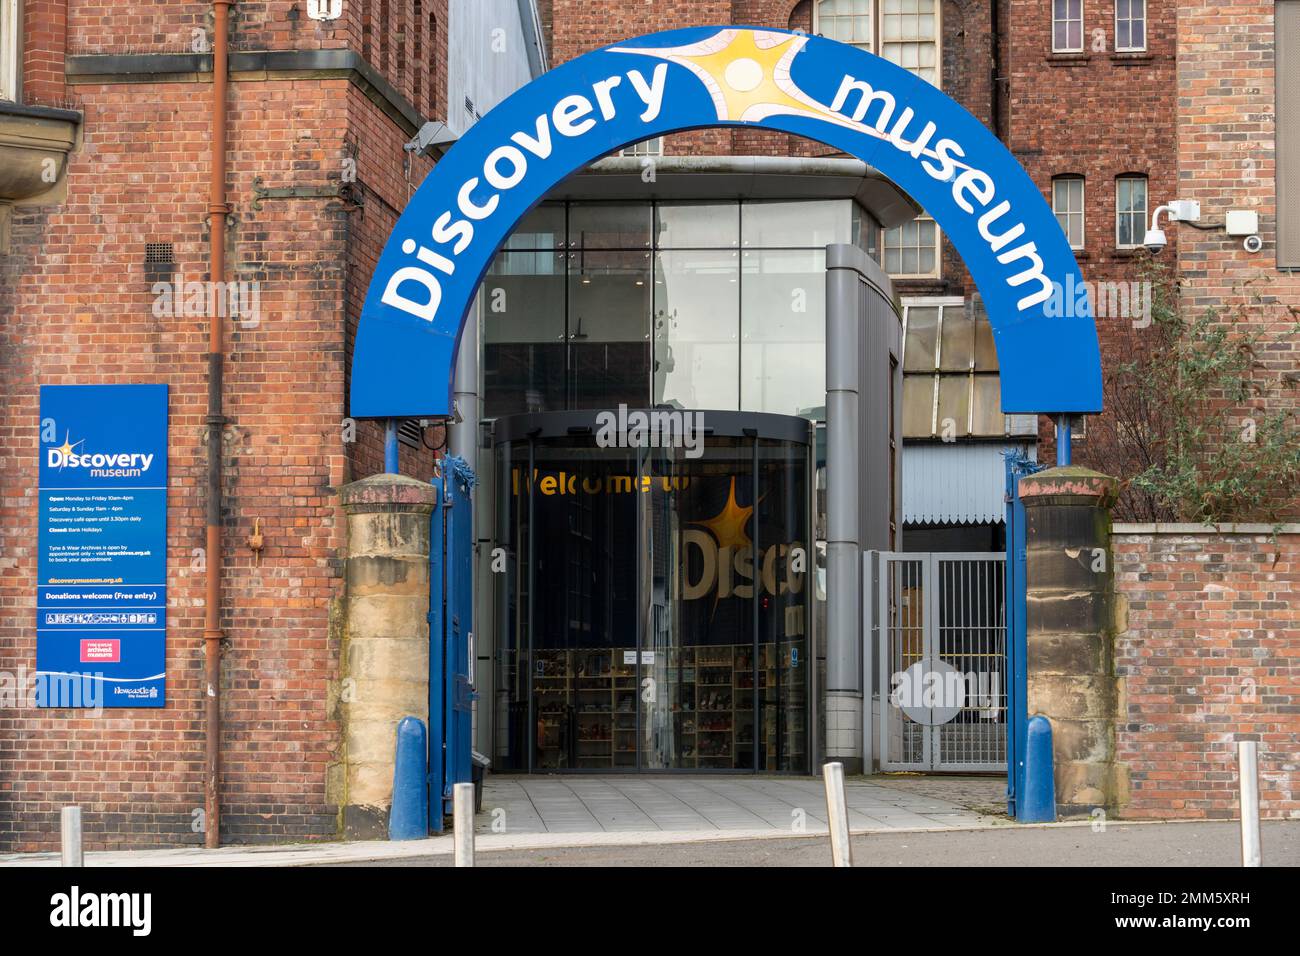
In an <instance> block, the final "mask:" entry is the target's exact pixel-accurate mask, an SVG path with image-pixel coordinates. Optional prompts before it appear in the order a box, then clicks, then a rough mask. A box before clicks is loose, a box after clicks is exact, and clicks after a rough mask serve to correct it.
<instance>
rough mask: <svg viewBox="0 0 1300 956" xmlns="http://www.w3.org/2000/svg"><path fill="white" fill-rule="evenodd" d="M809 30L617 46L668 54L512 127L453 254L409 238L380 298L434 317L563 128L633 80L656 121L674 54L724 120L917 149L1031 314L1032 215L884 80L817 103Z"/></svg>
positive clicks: (584, 121) (452, 230)
mask: <svg viewBox="0 0 1300 956" xmlns="http://www.w3.org/2000/svg"><path fill="white" fill-rule="evenodd" d="M808 39H809V38H808V37H807V36H805V35H800V34H787V33H768V32H764V31H753V30H736V29H724V30H720V31H719V32H717V33H716V34H714V35H712V36H710V37H708V38H707V39H703V40H700V41H697V42H694V43H688V44H684V45H681V46H675V47H658V48H656V47H637V46H614V47H610V48H609V50H608V52H610V53H619V54H629V55H633V56H637V57H650V58H653V59H656V60H659V61H660V62H659V63H658V64H656V65H654V66H653V67H652V69H650V70H649V71H648V72H649V74H650V75H649V77H648V78H647V77H646V75H645V74H644V73H643V72H642V71H641V70H637V69H630V70H627V71H625V72H624V73H623V74H621V75H620V74H618V73H614V74H612V75H610V76H607V77H604V78H603V79H599V80H597V81H596V82H595V83H593V84H592V86H591V96H590V97H588V96H587V95H585V94H580V93H574V94H571V95H569V96H565V97H564V98H562V99H561V100H559V101H558V102H557V103H555V104H554V105H553V107H552V108H551V109H549V110H547V111H544V112H542V113H540V115H538V116H536V117H535V118H534V119H533V120H532V122H531V123H530V124H529V123H525V124H521V125H523V126H524V127H525V128H524V129H520V130H518V131H516V132H514V133H513V134H511V135H510V142H508V143H504V144H502V145H499V146H497V147H496V148H495V149H493V150H492V151H491V152H489V153H488V154H487V156H486V158H485V159H484V161H483V164H482V168H481V170H477V171H478V172H480V176H472V177H470V178H468V179H465V180H464V181H463V182H462V183H461V185H460V188H459V189H457V190H456V191H455V196H456V203H455V209H454V210H447V211H444V212H443V213H442V214H441V215H439V216H438V217H437V218H436V219H435V220H434V222H433V225H432V228H431V230H430V234H431V238H432V240H433V242H432V243H430V245H441V246H443V247H444V249H445V251H444V252H438V251H435V250H434V249H431V248H428V247H427V246H424V245H421V244H420V243H418V242H417V241H416V240H415V239H412V238H407V239H405V240H404V241H403V242H402V244H401V250H402V252H403V253H404V254H406V255H407V256H412V257H414V259H416V260H417V261H418V263H419V264H416V263H415V262H410V263H408V264H406V265H404V266H402V267H401V268H399V269H397V270H395V271H394V272H393V273H392V275H391V276H390V277H389V279H388V282H387V285H386V287H385V288H384V292H383V295H382V298H381V301H382V302H383V303H384V304H385V305H389V306H392V307H394V308H397V309H400V310H402V311H403V312H406V313H407V314H409V315H412V316H415V317H418V318H421V319H424V320H426V321H428V322H433V321H434V320H435V317H436V316H437V313H438V309H439V305H440V304H441V301H442V286H441V281H442V280H441V279H440V277H439V275H438V273H441V274H442V275H443V276H453V275H455V274H456V270H457V264H456V258H457V257H458V256H459V255H460V254H461V253H462V252H464V251H465V250H466V249H467V248H468V247H469V246H470V245H471V243H473V241H474V236H475V232H476V229H477V228H478V226H477V225H476V224H478V223H480V222H483V221H484V220H488V219H490V218H492V217H493V216H494V215H495V214H497V213H498V210H500V209H502V208H504V207H503V202H502V200H503V197H504V195H505V194H506V193H508V192H509V191H510V190H513V189H515V188H516V187H518V186H519V185H520V184H521V183H523V181H524V180H525V179H526V178H527V176H528V173H529V167H530V163H532V162H542V161H545V160H547V159H548V158H549V157H550V156H551V154H552V151H553V150H554V148H555V146H556V143H557V136H558V137H559V138H560V139H565V138H574V137H581V136H583V135H584V134H586V133H588V132H590V131H591V130H593V129H595V128H596V127H597V126H598V125H599V124H600V123H601V122H607V123H609V122H617V121H618V119H619V102H618V99H617V98H616V96H615V95H614V94H613V92H612V91H613V90H615V89H617V88H619V87H620V86H623V84H624V81H625V80H626V81H627V84H628V86H630V87H631V88H632V89H633V90H634V92H635V94H636V95H635V97H633V98H632V99H631V100H629V101H627V102H630V103H631V105H632V107H633V108H634V109H636V110H639V111H640V112H639V114H638V118H639V119H640V120H641V122H642V123H647V124H648V123H651V122H652V121H654V120H655V119H656V118H657V117H658V116H659V114H660V112H661V110H662V109H663V107H664V95H665V88H666V84H667V79H668V76H667V73H668V66H667V64H668V63H673V64H677V65H679V66H682V67H685V68H686V69H688V70H689V71H690V72H691V73H693V74H694V75H695V77H696V78H697V79H698V80H699V81H700V83H701V84H703V86H704V88H705V89H706V90H707V92H708V95H709V96H710V98H711V99H712V101H713V107H714V109H715V111H716V114H717V115H716V119H717V120H718V121H719V122H721V123H726V122H730V123H759V122H762V121H764V120H768V119H771V118H773V117H791V118H803V119H813V120H817V121H819V122H823V123H831V124H833V125H836V126H840V127H844V128H847V129H851V130H853V131H855V132H858V133H863V134H866V135H868V136H870V137H872V138H873V139H876V140H880V141H883V142H886V143H889V144H890V145H892V146H893V147H895V148H896V149H898V150H899V151H900V152H903V153H906V154H908V155H910V156H911V158H912V159H913V160H916V161H918V162H919V163H920V164H921V167H922V168H923V169H924V170H925V172H926V173H927V174H928V175H929V176H930V177H932V178H933V179H935V180H937V181H939V182H941V183H946V184H950V186H951V190H952V198H953V202H954V203H955V204H956V206H957V207H958V208H960V209H961V210H962V211H963V212H964V213H966V214H967V215H972V216H976V215H977V216H978V220H977V229H978V232H979V236H980V238H981V239H982V240H983V241H984V242H985V243H987V245H988V248H989V251H990V252H991V253H992V254H993V255H994V256H995V257H996V260H997V262H998V263H999V264H1001V265H1003V266H1006V267H1009V268H1008V269H1007V272H1008V273H1009V274H1008V275H1007V276H1006V277H1005V281H1006V282H1007V284H1008V285H1010V286H1012V287H1013V288H1019V287H1020V286H1022V285H1026V284H1029V287H1030V288H1029V290H1028V294H1027V295H1025V296H1024V297H1022V298H1021V299H1020V300H1019V301H1018V303H1017V306H1018V308H1019V309H1020V310H1022V311H1023V310H1025V309H1028V308H1032V307H1033V306H1036V305H1039V304H1041V303H1042V302H1043V301H1045V300H1046V299H1047V298H1049V297H1050V296H1051V294H1052V283H1051V281H1050V280H1049V279H1048V278H1047V277H1046V276H1045V275H1044V266H1043V260H1042V258H1041V257H1040V255H1039V252H1038V249H1037V246H1036V245H1035V243H1034V242H1032V241H1029V242H1022V243H1021V244H1019V245H1016V246H1014V247H1012V248H1007V247H1008V246H1011V245H1012V244H1013V243H1014V242H1015V241H1016V240H1018V239H1020V238H1021V237H1022V236H1023V235H1024V234H1025V224H1024V223H1023V222H1015V223H1012V224H1010V225H1007V224H1006V223H1004V224H1003V225H1002V226H997V224H998V223H999V221H1000V220H1003V219H1004V218H1005V217H1006V216H1007V214H1008V213H1009V212H1010V211H1011V202H1010V200H1009V199H1006V198H1002V199H1001V202H998V203H996V204H994V201H995V200H996V199H998V198H999V197H998V195H997V184H996V183H995V182H994V180H993V178H992V177H991V176H990V175H989V174H988V173H986V172H984V171H983V170H981V169H979V168H977V167H975V166H973V165H971V164H969V163H966V162H963V157H965V156H966V155H967V153H966V149H965V148H964V147H963V146H962V145H961V143H959V142H957V141H956V140H954V139H952V138H950V137H944V136H940V135H938V133H939V129H938V126H937V125H936V124H935V122H934V121H933V120H926V121H925V122H924V123H921V122H919V120H918V118H917V116H916V114H915V111H914V110H913V109H912V108H911V107H910V106H906V107H904V108H903V109H902V110H901V111H898V106H899V103H898V98H897V97H896V96H895V95H894V94H893V93H891V92H890V91H889V90H886V89H875V88H873V87H872V86H871V84H870V83H868V82H866V81H865V80H862V79H859V78H858V77H855V76H853V75H850V74H847V73H846V74H844V75H843V77H842V79H841V81H840V84H839V87H838V89H837V91H836V93H835V97H834V100H833V101H832V102H831V104H830V105H829V106H827V105H826V104H823V103H819V102H818V101H817V100H815V99H814V98H813V97H811V96H809V95H808V94H807V93H805V92H804V91H803V90H802V89H800V88H799V86H798V85H797V84H796V83H795V81H794V79H793V77H792V75H791V64H792V62H793V60H794V59H795V57H796V56H798V54H799V53H800V52H801V51H802V50H803V49H804V46H805V45H806V44H807V42H808ZM873 111H874V115H872V114H873ZM896 111H897V113H896ZM918 127H919V128H918ZM484 180H485V181H486V183H487V185H488V187H490V189H489V190H487V191H486V192H485V191H484V190H483V188H482V182H483V181H484ZM977 207H978V208H977ZM995 227H997V228H996V231H995ZM1003 250H1005V251H1003ZM1013 263H1016V265H1013Z"/></svg>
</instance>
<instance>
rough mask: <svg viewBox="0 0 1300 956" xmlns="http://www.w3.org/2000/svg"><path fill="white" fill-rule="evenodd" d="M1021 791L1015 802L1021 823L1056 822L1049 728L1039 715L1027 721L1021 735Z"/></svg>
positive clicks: (1045, 719)
mask: <svg viewBox="0 0 1300 956" xmlns="http://www.w3.org/2000/svg"><path fill="white" fill-rule="evenodd" d="M1025 737H1026V738H1027V739H1026V742H1025V790H1024V793H1023V794H1021V795H1020V797H1019V798H1018V799H1017V801H1016V805H1017V807H1018V809H1019V813H1018V814H1017V816H1016V818H1017V819H1018V820H1019V821H1020V822H1021V823H1055V822H1056V780H1055V778H1054V776H1053V773H1052V769H1053V768H1052V725H1051V723H1050V722H1049V721H1048V719H1047V718H1046V717H1044V716H1043V715H1042V714H1035V715H1034V716H1033V717H1030V718H1029V726H1028V731H1027V733H1026V734H1025Z"/></svg>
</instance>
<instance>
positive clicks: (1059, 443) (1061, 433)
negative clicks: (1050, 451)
mask: <svg viewBox="0 0 1300 956" xmlns="http://www.w3.org/2000/svg"><path fill="white" fill-rule="evenodd" d="M1054 417H1055V419H1056V464H1057V467H1064V466H1065V465H1068V464H1069V463H1070V427H1071V426H1070V418H1071V416H1069V415H1066V414H1060V415H1056V416H1054Z"/></svg>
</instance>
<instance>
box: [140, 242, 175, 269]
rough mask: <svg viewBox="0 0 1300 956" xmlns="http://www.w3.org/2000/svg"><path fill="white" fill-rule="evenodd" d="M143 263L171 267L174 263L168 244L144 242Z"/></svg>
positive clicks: (170, 247)
mask: <svg viewBox="0 0 1300 956" xmlns="http://www.w3.org/2000/svg"><path fill="white" fill-rule="evenodd" d="M144 261H145V264H146V265H160V264H163V263H166V264H168V265H171V264H172V263H174V262H175V261H176V259H175V258H174V253H173V252H172V244H171V243H170V242H146V243H145V244H144Z"/></svg>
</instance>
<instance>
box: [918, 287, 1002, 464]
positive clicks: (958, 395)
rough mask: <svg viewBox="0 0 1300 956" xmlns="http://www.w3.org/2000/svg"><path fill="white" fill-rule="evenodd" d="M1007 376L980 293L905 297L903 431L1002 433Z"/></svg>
mask: <svg viewBox="0 0 1300 956" xmlns="http://www.w3.org/2000/svg"><path fill="white" fill-rule="evenodd" d="M1006 433H1007V421H1006V418H1005V416H1003V414H1002V393H1001V379H1000V377H999V374H998V357H997V352H996V350H995V349H994V347H993V330H992V328H991V327H990V325H989V319H988V314H987V313H986V312H985V311H984V308H983V304H982V302H981V301H980V300H979V299H978V297H976V298H974V299H972V300H970V301H965V300H963V299H949V298H939V299H904V300H903V437H904V438H939V439H943V440H945V441H953V440H955V439H958V438H965V437H977V438H1001V437H1003V436H1005V435H1006Z"/></svg>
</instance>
